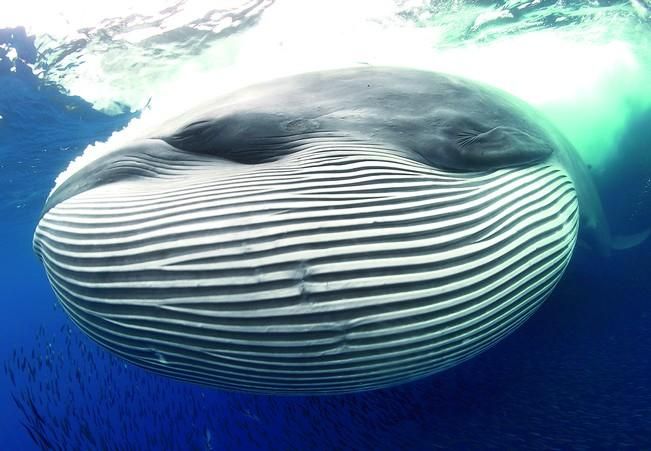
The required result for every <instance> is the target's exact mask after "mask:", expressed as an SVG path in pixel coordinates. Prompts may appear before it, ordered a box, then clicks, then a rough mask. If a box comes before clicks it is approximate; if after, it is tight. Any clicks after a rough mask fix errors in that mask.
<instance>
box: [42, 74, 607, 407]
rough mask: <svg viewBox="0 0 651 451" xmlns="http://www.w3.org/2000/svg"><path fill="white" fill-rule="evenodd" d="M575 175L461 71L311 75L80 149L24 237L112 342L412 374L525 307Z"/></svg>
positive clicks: (161, 351) (361, 372)
mask: <svg viewBox="0 0 651 451" xmlns="http://www.w3.org/2000/svg"><path fill="white" fill-rule="evenodd" d="M603 224H606V221H605V219H604V217H603V209H602V208H601V204H600V201H599V197H598V195H597V193H596V190H595V188H594V184H592V182H591V180H590V174H589V171H588V170H587V169H586V167H585V165H584V164H583V163H582V161H581V159H580V157H579V155H578V154H577V152H576V150H575V149H574V148H573V147H572V145H571V144H570V143H569V141H567V140H566V139H565V138H564V137H563V136H562V134H561V133H560V132H558V130H557V129H556V128H555V127H554V126H552V125H551V124H550V123H549V121H547V120H546V119H545V118H544V117H543V116H542V115H541V114H540V113H538V112H537V111H535V110H534V109H533V108H532V107H530V106H529V105H528V104H526V103H525V102H523V101H521V100H519V99H517V98H515V97H513V96H511V95H509V94H507V93H505V92H503V91H501V90H498V89H496V88H493V87H490V86H487V85H484V84H481V83H477V82H475V81H471V80H468V79H465V78H462V77H458V76H454V75H449V74H442V73H437V72H430V71H424V70H416V69H409V68H397V67H375V66H364V67H354V68H345V69H336V70H327V71H320V72H310V73H304V74H298V75H293V76H288V77H284V78H280V79H275V80H271V81H267V82H264V83H260V84H256V85H252V86H249V87H246V88H243V89H240V90H236V91H234V92H231V93H229V94H225V95H222V96H220V97H218V98H216V99H212V100H209V101H207V102H205V103H203V104H201V105H198V106H196V107H195V108H193V109H192V110H190V111H186V112H184V113H182V114H179V115H178V117H176V118H174V119H171V120H169V121H167V122H165V123H163V124H161V125H160V126H159V127H158V128H156V129H155V130H152V131H151V132H150V133H148V134H147V135H146V136H142V137H141V138H138V139H134V140H133V141H132V142H130V143H129V144H126V145H123V146H120V147H117V148H115V149H113V150H112V151H111V152H109V153H107V154H105V155H103V156H101V157H99V158H96V159H94V160H92V161H90V162H88V163H87V164H85V165H82V166H81V167H80V168H78V169H77V170H76V172H74V173H73V174H72V175H69V176H68V177H67V178H66V179H65V180H63V181H62V182H61V183H60V184H58V186H56V187H55V189H54V190H53V191H52V192H51V193H50V195H49V197H48V199H47V200H46V202H45V206H44V208H43V212H42V215H41V217H40V219H39V222H38V224H37V226H36V230H35V232H34V238H33V247H34V251H35V253H36V255H37V256H38V258H39V259H40V261H41V262H42V264H43V266H44V268H45V272H46V275H47V277H48V279H49V282H50V284H51V286H52V289H53V291H54V293H55V295H56V297H57V298H58V300H59V301H60V304H61V305H62V306H63V308H64V309H65V311H66V312H67V314H68V315H69V317H70V318H71V319H72V321H74V323H76V325H77V326H78V327H79V328H80V329H81V330H83V331H84V332H85V333H86V334H87V335H88V336H90V337H91V338H92V339H93V340H95V341H96V342H98V343H99V344H100V345H102V346H103V347H105V348H107V349H108V350H110V351H111V352H113V353H115V354H117V355H119V356H120V357H122V358H124V359H126V360H128V361H130V362H132V363H134V364H136V365H138V366H141V367H143V368H146V369H149V370H151V371H154V372H156V373H159V374H162V375H166V376H169V377H172V378H176V379H180V380H184V381H188V382H192V383H197V384H202V385H207V386H212V387H217V388H221V389H225V390H234V391H244V392H254V393H266V394H284V395H287V394H290V395H291V394H296V395H305V394H309V395H326V394H337V393H347V392H356V391H361V390H371V389H377V388H382V387H388V386H393V385H396V384H401V383H405V382H408V381H411V380H415V379H418V378H422V377H425V376H428V375H431V374H434V373H436V372H439V371H442V370H445V369H447V368H450V367H453V366H455V365H458V364H459V363H461V362H464V361H466V360H468V359H470V358H471V357H473V356H475V355H477V354H479V353H481V352H482V351H485V350H486V349H488V348H490V347H491V346H493V345H494V344H495V343H497V342H499V341H500V340H501V339H503V338H504V337H505V336H507V335H508V334H510V333H511V332H512V331H514V330H515V329H517V328H518V326H520V325H521V324H522V323H523V322H524V321H526V320H527V318H529V317H530V316H531V315H532V314H533V313H534V312H535V311H536V310H537V308H538V307H539V306H540V305H541V303H542V302H543V301H544V300H545V299H546V298H547V297H548V296H549V295H550V293H551V292H552V291H553V289H554V287H555V286H556V284H557V283H558V282H559V280H560V279H561V277H562V275H563V273H564V271H565V269H566V267H567V265H568V263H569V262H570V260H571V257H572V254H573V251H574V248H575V245H576V242H577V236H578V234H579V229H581V234H582V236H583V235H584V234H589V235H590V234H591V235H593V236H594V237H595V238H594V241H595V242H598V243H601V244H602V245H603V246H604V247H607V246H608V243H607V241H608V240H609V239H610V236H609V232H608V231H607V229H604V226H603Z"/></svg>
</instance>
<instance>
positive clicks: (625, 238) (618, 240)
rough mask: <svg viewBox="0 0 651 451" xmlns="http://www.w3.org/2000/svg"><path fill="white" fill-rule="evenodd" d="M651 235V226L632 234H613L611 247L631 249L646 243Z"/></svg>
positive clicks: (619, 249)
mask: <svg viewBox="0 0 651 451" xmlns="http://www.w3.org/2000/svg"><path fill="white" fill-rule="evenodd" d="M649 236H651V227H649V228H648V229H646V230H643V231H641V232H638V233H634V234H632V235H616V236H613V238H612V242H611V244H610V247H611V248H613V249H614V250H618V251H621V250H625V249H630V248H632V247H636V246H639V245H640V244H642V243H644V242H645V241H646V240H647V238H649Z"/></svg>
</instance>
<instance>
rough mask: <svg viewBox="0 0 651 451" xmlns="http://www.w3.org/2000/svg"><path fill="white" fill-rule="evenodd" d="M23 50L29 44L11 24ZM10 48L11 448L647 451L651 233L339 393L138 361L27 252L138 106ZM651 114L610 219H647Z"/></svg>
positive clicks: (6, 384)
mask: <svg viewBox="0 0 651 451" xmlns="http://www.w3.org/2000/svg"><path fill="white" fill-rule="evenodd" d="M8 41H10V42H11V43H12V45H13V46H14V47H15V48H17V50H18V52H19V54H20V56H21V58H22V59H23V60H25V61H28V62H29V61H30V60H33V58H34V55H35V54H34V48H33V42H32V41H31V40H30V38H29V37H27V36H25V35H24V32H21V31H20V30H11V31H6V30H5V31H0V43H2V42H8ZM3 57H4V55H3V54H2V50H0V114H1V115H2V116H3V119H2V120H0V169H1V170H2V173H1V177H0V186H1V189H2V191H1V192H2V194H3V197H2V199H0V215H2V223H1V224H2V225H1V229H0V232H1V236H2V242H3V244H2V250H3V252H2V259H1V260H0V274H2V278H1V280H2V287H1V288H0V290H1V291H0V293H1V294H0V299H1V302H2V307H3V310H2V311H3V313H4V315H3V316H2V322H1V323H0V334H1V335H2V340H1V342H0V360H2V363H3V364H4V368H5V370H4V371H3V372H1V373H0V448H1V449H5V450H27V449H50V448H51V449H61V450H74V449H81V450H94V449H108V450H114V449H134V450H142V449H160V450H163V449H179V450H186V449H188V450H189V449H197V450H208V449H213V450H222V449H227V450H230V449H233V450H239V449H277V450H293V449H296V450H304V449H311V450H337V449H342V450H344V449H356V450H365V449H372V450H402V449H404V450H420V449H423V450H427V449H446V448H453V449H550V448H552V449H651V380H650V376H649V375H650V374H651V361H650V360H651V280H650V279H651V277H650V275H651V272H650V270H649V267H650V263H651V242H647V243H645V244H644V245H642V246H639V247H637V248H635V249H632V250H628V251H626V252H620V253H615V254H614V255H612V256H611V257H609V258H601V257H597V256H595V255H594V254H593V253H592V252H591V251H589V250H584V249H577V251H576V253H575V255H574V257H573V260H572V262H571V264H570V267H569V268H568V270H567V272H566V274H565V276H564V277H563V280H562V282H561V283H560V284H559V286H558V287H557V288H556V289H555V291H554V292H553V294H552V296H551V297H550V298H549V299H548V300H547V301H546V302H545V304H544V305H543V307H542V308H541V309H540V310H539V311H538V312H537V313H536V314H535V315H534V316H533V317H532V318H531V319H530V320H529V321H528V322H527V323H526V324H525V325H524V326H523V327H521V328H520V329H518V330H517V331H516V332H514V333H513V334H512V335H510V336H509V337H508V338H506V339H505V340H503V341H502V342H500V343H499V344H498V345H497V346H495V347H494V348H492V349H491V350H489V351H487V352H485V353H483V354H481V355H480V356H478V357H476V358H474V359H473V360H471V361H468V362H466V363H464V364H462V365H460V366H458V367H456V368H453V369H451V370H448V371H446V372H443V373H440V374H438V375H434V376H432V377H429V378H426V379H423V380H421V381H418V382H415V383H411V384H406V385H403V386H400V387H396V388H392V389H385V390H379V391H374V392H368V393H361V394H356V395H346V396H333V397H321V398H320V397H265V396H253V395H243V394H234V393H228V392H223V391H218V390H212V389H207V388H203V387H199V386H194V385H189V384H185V383H180V382H176V381H172V380H170V379H166V378H163V377H161V376H157V375H154V374H152V373H149V372H146V371H144V370H141V369H139V368H137V367H134V366H132V365H130V364H125V363H124V362H123V361H121V360H120V359H118V358H115V357H113V356H112V355H110V354H109V353H108V352H106V351H104V350H103V349H102V348H100V347H98V346H97V345H95V344H94V343H93V342H92V341H91V340H89V339H87V338H86V337H85V336H83V335H82V334H81V333H80V332H78V331H77V329H76V327H75V326H74V325H73V324H72V323H71V322H70V321H69V320H68V319H67V318H66V316H65V314H64V313H63V312H62V310H61V309H60V308H58V307H57V306H56V300H55V297H54V295H53V293H52V292H51V289H50V287H49V284H48V282H47V280H46V278H45V274H44V272H43V270H42V267H41V265H40V263H39V262H38V261H37V260H36V258H35V257H34V255H33V253H32V251H31V236H32V233H33V229H34V227H35V224H36V221H37V220H38V216H39V210H40V207H41V205H42V204H43V201H44V199H45V197H46V195H47V192H48V191H49V189H50V188H51V186H52V182H53V180H54V178H55V177H56V175H57V174H58V173H59V172H60V171H61V170H62V169H63V168H65V167H66V166H67V164H68V162H69V161H70V160H71V159H72V158H73V157H74V156H75V155H77V154H78V153H79V152H80V151H81V150H82V149H83V148H84V147H85V146H86V145H87V144H88V143H90V142H93V141H95V140H99V139H103V138H105V137H107V136H108V135H109V134H110V133H111V132H112V131H113V130H116V129H118V128H120V127H122V126H124V125H125V124H126V123H127V122H128V120H129V119H130V118H131V117H132V116H133V114H132V113H129V112H125V113H124V114H123V115H120V116H112V117H110V116H106V115H104V114H102V113H100V112H97V111H95V110H93V109H92V108H91V107H90V105H89V104H87V103H86V102H84V101H83V100H82V99H80V98H72V97H69V96H66V95H65V94H63V93H61V91H60V90H59V89H57V87H54V86H44V85H43V84H42V83H41V82H40V81H39V80H37V79H36V77H34V75H33V74H32V73H31V71H30V69H29V67H27V66H24V67H23V66H20V67H18V68H17V70H16V72H12V71H10V70H9V68H10V66H9V65H8V64H6V60H5V59H3ZM649 125H651V112H644V113H642V114H641V115H639V116H638V117H634V118H632V119H631V121H630V124H629V129H628V131H627V132H626V133H625V134H624V138H623V139H622V141H621V142H620V144H619V147H620V149H619V152H618V153H617V155H618V156H617V159H616V160H613V161H611V162H610V163H609V166H608V167H609V169H608V170H607V171H605V173H603V174H601V175H600V176H599V178H598V179H597V182H598V185H599V188H600V191H601V193H602V199H603V201H604V204H605V206H606V212H607V215H608V217H609V219H610V222H611V225H612V227H613V229H615V230H618V231H621V232H627V233H630V232H634V231H637V230H640V229H643V228H645V227H648V226H649V225H651V154H650V152H649V147H648V143H649V142H651V128H650V127H649Z"/></svg>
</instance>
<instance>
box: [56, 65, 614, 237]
mask: <svg viewBox="0 0 651 451" xmlns="http://www.w3.org/2000/svg"><path fill="white" fill-rule="evenodd" d="M305 137H324V138H329V139H337V138H341V139H342V140H343V139H346V140H351V139H354V140H360V141H364V142H366V143H371V144H372V143H375V144H378V145H380V146H382V147H383V148H390V149H394V151H395V152H396V153H398V154H401V155H403V156H407V157H409V158H412V159H414V160H416V161H420V162H424V163H427V164H429V165H431V166H433V167H437V168H441V169H449V170H454V171H478V170H490V169H497V168H506V167H513V166H520V165H527V164H531V163H535V162H540V161H544V160H546V159H550V158H556V159H557V160H558V161H560V162H561V164H562V165H563V166H564V167H565V168H566V169H567V170H568V172H569V173H570V176H571V177H572V178H573V180H574V182H575V185H576V186H577V191H578V194H579V202H580V208H581V210H582V213H583V214H584V216H586V213H587V221H586V222H585V224H586V225H587V226H588V227H591V228H594V229H595V231H596V232H597V233H596V238H597V241H598V242H600V243H601V244H602V245H603V246H607V244H606V242H607V240H609V238H610V233H609V232H608V229H607V225H606V221H605V220H604V218H603V211H602V209H601V204H600V203H599V198H598V196H597V194H596V191H595V189H594V185H593V184H592V181H591V180H590V176H589V174H588V173H587V170H586V168H585V166H584V165H583V163H582V162H581V161H580V158H579V157H578V155H577V153H576V151H575V150H574V149H573V148H572V146H571V145H570V144H569V143H568V142H567V140H565V139H564V138H563V137H562V136H561V135H560V134H559V133H558V132H557V131H556V130H555V129H554V128H553V127H552V126H551V125H550V124H549V123H548V122H547V121H546V120H544V119H543V118H542V117H541V116H540V115H539V114H538V113H536V112H535V111H534V110H533V109H532V108H530V107H529V106H528V105H527V104H525V103H524V102H522V101H520V100H518V99H516V98H515V97H513V96H510V95H508V94H506V93H504V92H502V91H499V90H497V89H494V88H491V87H488V86H485V85H481V84H479V83H476V82H473V81H469V80H466V79H463V78H460V77H456V76H451V75H444V74H439V73H434V72H427V71H419V70H412V69H401V68H387V67H360V68H351V69H342V70H333V71H325V72H314V73H307V74H301V75H296V76H292V77H287V78H282V79H278V80H273V81H270V82H267V83H263V84H259V85H255V86H251V87H248V88H245V89H242V90H239V91H236V92H234V93H232V94H229V95H227V96H224V97H221V98H218V99H215V100H213V101H210V102H208V103H206V104H204V105H201V106H199V107H197V108H195V109H193V110H192V111H189V112H185V113H183V114H182V115H180V116H179V117H178V118H177V119H176V120H173V121H171V122H168V123H167V124H164V125H163V126H162V127H161V128H160V129H159V130H157V131H156V132H155V133H154V134H153V135H152V136H150V137H147V138H149V139H144V140H142V141H138V142H134V143H133V144H132V145H129V146H127V147H124V148H122V149H119V150H117V151H115V152H113V153H111V154H109V155H106V156H104V157H102V158H100V159H98V160H96V161H94V162H92V163H90V164H89V165H88V166H86V167H84V168H83V169H81V170H80V171H78V172H77V173H75V174H74V175H73V176H71V177H70V178H69V179H68V180H66V181H65V182H64V183H63V184H62V185H61V186H60V187H58V188H57V190H56V191H55V192H54V193H52V195H51V196H50V197H49V199H48V201H47V203H46V205H45V208H44V212H45V211H47V210H48V209H49V208H51V207H52V206H54V205H56V204H57V203H59V202H61V201H63V200H65V199H67V198H69V197H72V196H74V195H75V194H77V193H79V192H83V191H85V190H88V189H90V188H93V187H96V186H99V185H102V184H106V183H111V182H115V181H118V180H123V179H126V178H131V177H137V176H143V175H144V176H146V174H142V173H134V171H136V170H132V169H124V167H120V165H119V164H116V163H119V162H120V161H124V160H125V159H128V158H129V156H130V155H134V154H136V153H140V154H142V153H150V154H152V155H158V156H164V157H165V158H173V159H186V158H189V157H190V155H191V154H203V155H212V156H215V157H216V158H221V159H226V160H231V161H235V162H239V163H245V164H257V163H263V162H267V161H273V160H277V159H280V158H282V157H283V156H284V155H287V154H288V153H291V152H292V151H293V147H292V145H291V143H292V142H293V141H294V140H295V139H296V138H305ZM136 172H137V171H136Z"/></svg>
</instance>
